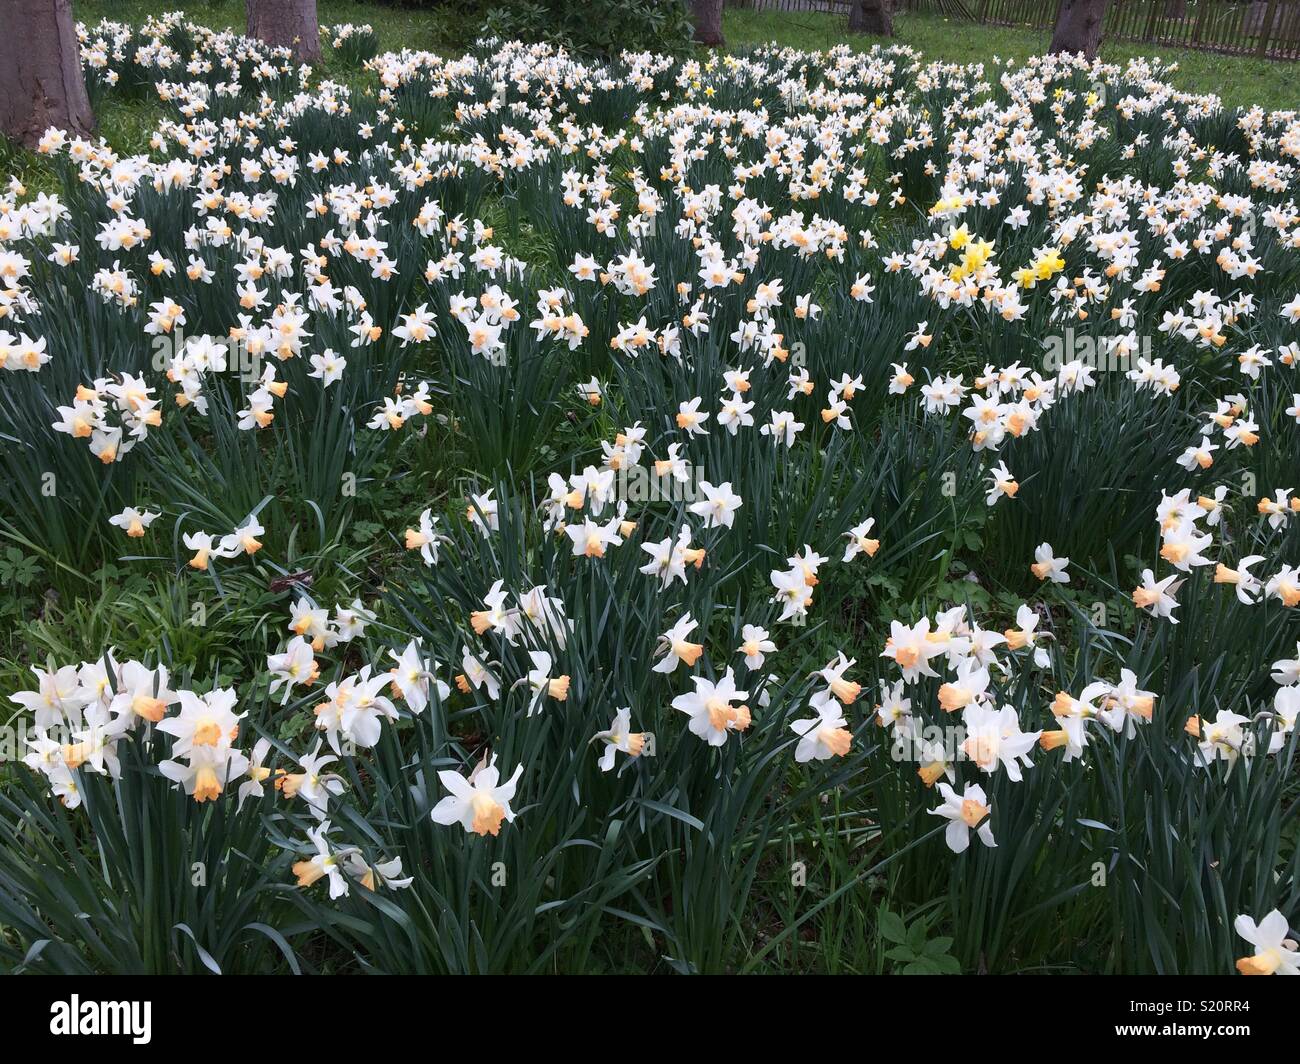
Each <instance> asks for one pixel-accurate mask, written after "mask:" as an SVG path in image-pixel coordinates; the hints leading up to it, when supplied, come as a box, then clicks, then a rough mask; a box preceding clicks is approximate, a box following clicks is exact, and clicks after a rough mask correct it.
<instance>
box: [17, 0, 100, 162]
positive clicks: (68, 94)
mask: <svg viewBox="0 0 1300 1064" xmlns="http://www.w3.org/2000/svg"><path fill="white" fill-rule="evenodd" d="M50 126H58V127H59V128H60V129H64V130H67V131H68V132H69V133H71V134H73V135H74V136H79V137H84V136H88V135H89V134H90V133H91V132H92V131H93V130H94V128H95V115H94V113H93V112H92V111H91V109H90V100H89V99H88V98H87V96H86V81H85V78H83V77H82V75H81V52H80V50H79V48H78V47H77V32H76V27H75V26H74V24H73V21H72V6H71V4H70V3H69V0H0V132H3V133H4V134H5V136H7V137H12V138H13V139H14V140H17V141H21V142H22V143H23V144H25V145H27V146H28V147H29V148H30V147H34V146H35V145H36V142H37V141H39V140H40V139H41V134H43V133H44V132H45V131H46V129H48V128H49V127H50Z"/></svg>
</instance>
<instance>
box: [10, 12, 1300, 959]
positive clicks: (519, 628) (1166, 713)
mask: <svg viewBox="0 0 1300 1064" xmlns="http://www.w3.org/2000/svg"><path fill="white" fill-rule="evenodd" d="M326 35H327V36H326V40H327V50H331V49H332V50H333V51H334V52H335V53H336V55H338V56H339V57H340V58H341V60H342V61H343V62H344V63H346V64H350V65H351V66H352V67H354V68H355V71H356V76H355V77H352V78H347V79H343V80H331V79H330V78H328V77H323V76H321V75H320V74H319V73H316V72H313V71H311V70H309V69H307V68H296V67H295V66H294V65H293V64H292V62H291V61H290V60H289V59H288V58H287V55H285V54H281V53H277V52H275V51H273V50H269V49H267V48H265V47H264V46H261V45H259V44H257V43H256V42H252V41H248V40H244V39H242V38H239V37H237V36H234V35H232V34H230V33H225V32H221V33H218V32H214V31H211V30H206V29H203V28H202V27H199V26H196V25H192V24H189V23H186V22H185V21H184V20H183V19H182V18H180V17H179V16H168V17H166V18H162V19H156V20H151V21H150V22H148V23H146V24H145V25H144V26H142V27H139V26H138V27H126V26H121V25H117V24H114V23H104V24H101V25H98V26H90V27H86V28H85V29H84V32H83V37H82V51H83V60H84V63H85V67H86V70H87V76H88V80H89V85H90V88H91V93H92V97H94V98H96V99H97V100H102V99H105V98H108V97H112V96H121V95H125V94H136V95H139V96H146V95H148V96H152V95H155V94H156V96H157V97H158V99H159V100H160V101H161V104H162V106H163V108H164V109H165V112H166V117H165V118H164V119H163V120H162V121H161V122H160V123H159V125H158V128H157V129H156V131H155V132H154V134H153V137H152V139H151V141H150V143H149V151H148V153H147V154H144V155H125V154H117V153H116V152H115V151H114V150H113V148H112V147H111V146H110V145H109V144H107V143H103V142H100V143H89V142H86V141H82V140H78V139H73V138H69V137H67V136H65V135H64V134H62V133H61V132H59V131H57V130H51V131H50V132H49V133H48V134H47V135H46V137H45V139H44V141H43V142H42V144H41V146H40V153H41V154H42V155H43V156H44V161H45V165H46V166H48V167H49V168H50V172H51V173H52V174H54V175H56V179H57V189H54V188H51V189H46V190H37V189H32V190H28V189H26V188H24V187H23V186H22V184H21V183H20V182H18V181H17V180H14V181H12V182H10V183H9V184H8V186H7V188H6V189H5V191H3V192H2V193H0V367H3V372H0V465H2V471H0V537H3V540H4V543H3V544H2V545H0V549H2V550H3V557H0V563H2V564H0V576H4V577H6V579H7V580H8V582H9V583H10V590H11V594H12V596H13V599H14V601H16V602H18V603H19V604H20V606H21V608H20V610H19V611H18V613H17V614H14V615H10V618H9V621H8V622H6V623H11V624H12V625H13V626H14V627H15V628H16V630H17V631H19V633H20V635H19V637H18V638H17V639H16V640H14V641H13V643H11V644H9V645H11V646H13V652H12V653H13V660H11V661H8V662H5V663H4V665H3V671H0V675H2V676H3V677H4V678H5V683H6V689H5V690H4V691H3V694H4V695H5V696H6V697H11V698H12V703H13V710H14V713H13V716H12V719H11V720H10V721H9V724H10V727H9V729H8V731H7V733H6V736H5V744H6V749H5V759H6V762H7V764H5V765H4V766H3V768H2V769H0V964H3V966H4V967H5V968H7V969H14V970H18V971H30V972H204V971H220V972H227V973H231V972H295V973H296V972H368V971H375V972H499V971H508V972H540V971H562V972H590V971H655V972H660V971H677V972H718V971H778V970H779V971H855V972H906V973H913V972H958V971H962V972H971V973H973V972H1017V971H1038V972H1044V971H1055V972H1072V971H1082V972H1103V973H1113V972H1125V973H1127V972H1158V973H1189V972H1198V973H1200V972H1203V973H1228V972H1232V971H1233V970H1234V968H1235V969H1237V970H1239V971H1241V972H1243V973H1245V974H1271V973H1274V972H1278V973H1285V974H1300V953H1297V947H1296V943H1295V941H1294V936H1293V933H1292V932H1291V931H1290V930H1289V928H1288V923H1291V924H1296V923H1300V849H1298V848H1297V843H1298V841H1300V778H1298V776H1297V771H1296V766H1297V756H1296V755H1297V747H1298V746H1300V739H1298V738H1297V729H1296V720H1297V716H1298V715H1300V495H1298V494H1297V493H1296V490H1295V489H1297V488H1300V484H1298V483H1297V480H1300V476H1298V474H1300V366H1298V365H1297V362H1298V361H1300V207H1297V202H1296V187H1297V179H1298V176H1300V115H1298V114H1297V113H1296V112H1294V111H1292V112H1273V113H1268V112H1265V111H1263V110H1261V109H1258V108H1256V109H1252V110H1249V111H1244V110H1228V109H1225V108H1224V107H1223V106H1222V105H1221V104H1220V103H1219V101H1218V100H1217V99H1215V98H1214V97H1206V96H1195V95H1189V94H1185V93H1182V92H1179V91H1177V90H1175V89H1174V88H1173V87H1172V86H1171V85H1170V84H1169V83H1168V81H1167V79H1166V74H1165V71H1164V70H1163V68H1161V67H1160V66H1159V64H1156V63H1146V62H1140V61H1134V62H1130V63H1129V64H1128V65H1127V66H1124V67H1119V66H1111V65H1104V64H1101V63H1094V64H1089V63H1087V62H1084V61H1082V60H1072V59H1068V58H1061V57H1044V58H1041V59H1036V60H1033V61H1031V62H1029V63H1027V64H1023V65H1021V64H1015V63H1009V62H1008V63H999V62H994V61H992V60H990V61H989V62H988V63H986V64H983V65H977V66H967V67H963V66H956V65H942V64H932V63H927V62H926V60H925V59H924V58H923V57H922V56H921V55H919V54H917V53H916V52H914V51H913V50H912V49H909V48H906V47H900V46H895V47H889V48H875V49H872V50H871V51H869V52H851V51H849V50H848V49H847V48H845V49H835V50H832V51H830V52H827V53H805V52H796V51H793V50H788V49H786V50H781V49H777V48H767V49H760V50H757V51H754V52H752V53H748V54H745V55H741V56H721V55H714V56H702V57H699V58H672V57H665V56H657V55H651V54H624V55H623V56H622V57H621V58H619V59H618V60H616V61H613V62H610V63H609V64H607V65H605V64H598V63H588V62H578V61H575V60H574V59H572V58H571V57H569V56H567V55H566V54H564V53H563V52H561V51H557V50H555V49H553V48H552V47H550V46H542V45H535V46H526V45H523V44H519V43H517V42H516V43H511V42H501V41H484V42H481V43H480V44H479V45H478V46H477V47H476V48H475V49H474V50H473V51H472V52H471V53H470V54H468V55H466V56H464V57H463V58H456V59H446V58H443V57H440V56H437V55H433V54H430V53H424V52H401V53H384V54H377V52H378V48H377V43H376V41H375V39H374V37H373V34H371V33H369V32H368V31H367V30H366V29H364V28H360V27H346V28H342V27H332V28H330V29H329V30H327V31H326Z"/></svg>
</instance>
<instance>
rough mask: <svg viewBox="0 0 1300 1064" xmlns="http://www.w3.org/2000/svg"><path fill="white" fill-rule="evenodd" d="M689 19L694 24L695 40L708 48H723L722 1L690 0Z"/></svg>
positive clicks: (724, 43)
mask: <svg viewBox="0 0 1300 1064" xmlns="http://www.w3.org/2000/svg"><path fill="white" fill-rule="evenodd" d="M691 19H692V21H693V22H694V23H695V40H696V43H698V44H707V45H708V46H709V47H710V48H722V47H725V45H726V43H727V42H726V41H724V40H723V39H722V0H691Z"/></svg>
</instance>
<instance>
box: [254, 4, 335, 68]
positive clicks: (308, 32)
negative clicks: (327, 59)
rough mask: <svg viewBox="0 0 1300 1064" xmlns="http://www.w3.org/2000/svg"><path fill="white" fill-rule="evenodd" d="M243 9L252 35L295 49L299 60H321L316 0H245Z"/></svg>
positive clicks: (307, 61) (270, 42)
mask: <svg viewBox="0 0 1300 1064" xmlns="http://www.w3.org/2000/svg"><path fill="white" fill-rule="evenodd" d="M244 8H245V11H246V12H247V14H248V35H249V36H250V37H256V38H257V39H258V40H259V41H265V42H266V43H267V44H274V45H283V46H284V47H286V48H292V49H293V57H294V59H295V60H297V61H298V62H299V63H314V62H316V61H317V60H318V59H320V26H319V25H318V24H317V22H316V0H245V2H244Z"/></svg>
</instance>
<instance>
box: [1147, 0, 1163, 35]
mask: <svg viewBox="0 0 1300 1064" xmlns="http://www.w3.org/2000/svg"><path fill="white" fill-rule="evenodd" d="M1164 2H1165V0H1151V14H1150V15H1148V16H1147V28H1146V31H1145V32H1144V33H1143V34H1142V39H1143V40H1144V41H1150V40H1154V39H1155V36H1156V19H1158V18H1159V17H1160V9H1161V5H1162V4H1164Z"/></svg>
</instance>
